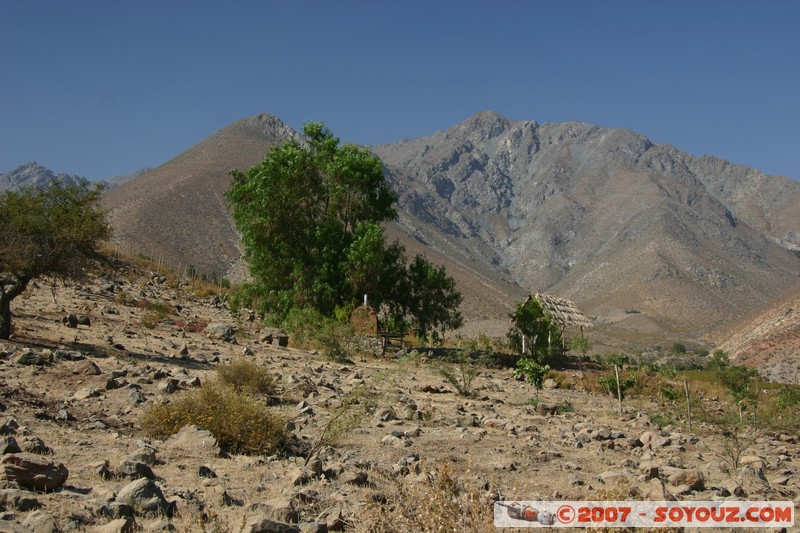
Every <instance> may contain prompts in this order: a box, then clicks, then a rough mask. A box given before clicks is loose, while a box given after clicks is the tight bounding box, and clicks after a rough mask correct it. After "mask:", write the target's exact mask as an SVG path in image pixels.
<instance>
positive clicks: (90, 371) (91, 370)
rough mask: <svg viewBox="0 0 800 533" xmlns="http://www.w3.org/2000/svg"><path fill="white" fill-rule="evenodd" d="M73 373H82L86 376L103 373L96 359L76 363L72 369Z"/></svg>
mask: <svg viewBox="0 0 800 533" xmlns="http://www.w3.org/2000/svg"><path fill="white" fill-rule="evenodd" d="M72 373H73V374H80V375H84V376H99V375H100V374H102V373H103V371H102V370H100V367H99V366H97V364H96V363H95V362H94V361H89V360H88V359H86V360H83V361H79V362H77V363H75V366H74V367H73V369H72Z"/></svg>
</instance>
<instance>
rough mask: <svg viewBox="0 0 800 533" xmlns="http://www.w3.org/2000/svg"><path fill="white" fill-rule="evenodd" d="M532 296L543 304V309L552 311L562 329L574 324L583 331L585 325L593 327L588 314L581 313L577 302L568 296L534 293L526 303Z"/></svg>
mask: <svg viewBox="0 0 800 533" xmlns="http://www.w3.org/2000/svg"><path fill="white" fill-rule="evenodd" d="M531 298H535V299H536V301H537V302H539V305H541V306H542V309H544V310H545V311H547V312H548V313H550V315H551V316H552V317H553V320H554V321H555V322H556V323H557V324H558V325H559V326H561V329H562V330H563V329H565V328H567V327H572V326H574V327H578V328H580V329H581V331H583V328H585V327H586V328H590V327H592V322H591V321H590V320H589V319H588V318H586V315H584V314H583V313H581V312H580V311H579V310H578V308H577V307H576V306H575V304H574V303H572V301H570V300H567V299H566V298H558V297H556V296H550V295H548V294H532V295H529V296H528V297H527V298H526V299H525V303H526V304H527V303H528V302H529V301H530V300H531ZM523 305H524V304H523Z"/></svg>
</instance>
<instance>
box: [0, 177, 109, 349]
mask: <svg viewBox="0 0 800 533" xmlns="http://www.w3.org/2000/svg"><path fill="white" fill-rule="evenodd" d="M101 192H102V187H101V186H99V185H98V186H90V185H89V183H88V182H83V183H80V184H78V185H73V184H67V183H61V182H54V183H52V184H51V185H49V186H48V187H44V188H35V187H31V188H26V189H23V190H22V191H17V192H15V191H7V192H5V193H3V194H2V195H0V277H2V279H3V282H2V283H0V339H7V338H8V337H9V335H10V333H11V301H12V300H13V299H14V298H16V297H17V296H19V295H20V294H22V292H23V291H24V290H25V288H26V287H27V286H28V283H30V281H31V280H33V279H35V278H38V277H40V276H45V275H49V276H56V277H61V278H79V277H81V276H82V275H84V274H85V272H86V267H87V265H88V263H89V262H90V261H91V260H93V259H96V258H97V257H99V256H98V254H97V248H98V247H99V246H100V243H102V242H103V241H105V240H106V239H107V238H108V237H109V235H110V233H111V230H110V229H109V226H108V223H107V222H106V215H105V212H104V211H103V210H102V209H101V208H100V206H99V199H100V194H101Z"/></svg>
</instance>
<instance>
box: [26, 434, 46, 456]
mask: <svg viewBox="0 0 800 533" xmlns="http://www.w3.org/2000/svg"><path fill="white" fill-rule="evenodd" d="M20 447H21V448H22V451H24V452H28V453H35V454H37V455H50V454H52V453H53V450H51V449H50V448H48V447H47V445H46V444H45V443H44V441H43V440H42V439H40V438H39V437H26V438H25V439H24V440H23V441H22V445H21V446H20Z"/></svg>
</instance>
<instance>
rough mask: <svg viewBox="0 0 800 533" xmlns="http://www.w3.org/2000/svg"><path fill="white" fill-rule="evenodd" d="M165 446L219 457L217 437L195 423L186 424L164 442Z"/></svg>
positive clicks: (193, 453) (205, 455) (197, 454)
mask: <svg viewBox="0 0 800 533" xmlns="http://www.w3.org/2000/svg"><path fill="white" fill-rule="evenodd" d="M164 447H165V448H171V449H178V450H182V451H184V452H188V453H190V454H192V455H194V456H203V457H219V455H220V448H219V445H218V444H217V439H216V438H214V435H212V434H211V432H210V431H208V430H205V429H201V428H199V427H197V426H195V425H189V426H184V427H183V428H181V430H180V431H178V432H177V433H176V434H175V435H173V436H171V437H170V438H169V439H167V440H166V442H164Z"/></svg>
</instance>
